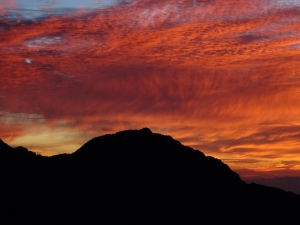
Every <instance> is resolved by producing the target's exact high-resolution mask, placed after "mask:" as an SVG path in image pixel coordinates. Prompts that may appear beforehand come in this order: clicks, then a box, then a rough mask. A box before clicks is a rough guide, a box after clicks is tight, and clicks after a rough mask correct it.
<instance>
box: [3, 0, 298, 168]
mask: <svg viewBox="0 0 300 225" xmlns="http://www.w3.org/2000/svg"><path fill="white" fill-rule="evenodd" d="M214 2H215V3H213V2H206V3H203V2H202V3H201V2H196V5H194V4H193V1H180V2H179V1H168V2H161V1H134V2H132V3H130V4H121V5H118V7H115V6H113V7H110V8H106V9H102V10H95V11H93V12H88V13H83V12H79V13H76V14H70V15H66V16H62V17H50V18H48V19H44V20H43V21H40V22H30V23H26V24H19V23H12V22H8V21H4V20H3V24H5V29H2V30H1V32H2V34H1V36H0V38H1V42H0V57H1V60H0V65H1V80H0V95H1V97H0V107H1V108H0V111H2V112H6V113H15V114H16V113H25V114H39V115H42V116H43V117H44V118H45V124H46V125H47V126H48V127H50V128H52V129H53V132H54V131H55V129H57V127H59V126H62V125H61V124H62V123H63V124H64V126H66V127H68V129H73V130H75V131H78V132H86V133H87V134H89V135H88V137H90V135H100V134H103V133H106V132H114V131H117V130H121V129H131V128H140V127H145V126H148V127H150V128H152V129H153V130H154V132H162V133H166V134H171V135H173V136H174V137H175V138H178V139H179V140H181V141H183V143H185V144H188V145H190V146H193V147H195V148H198V149H199V150H202V151H204V152H205V153H209V154H213V155H215V156H216V157H220V158H226V159H228V158H231V159H239V158H241V157H242V158H243V159H245V160H248V161H247V162H248V163H246V161H244V162H239V163H240V164H239V165H243V166H245V168H250V169H253V168H258V169H260V170H266V169H270V168H273V169H274V168H275V167H280V165H281V164H280V161H278V160H277V159H279V158H282V159H286V160H290V159H291V158H293V157H296V155H297V149H299V146H300V143H299V140H298V139H299V138H298V136H297V133H295V127H297V126H298V125H299V122H300V120H299V113H300V107H299V97H300V96H299V93H300V92H299V84H300V77H299V74H300V68H299V66H298V62H299V59H300V58H299V54H298V51H297V49H295V48H294V47H293V48H291V47H290V46H294V45H295V43H296V42H297V41H298V34H299V32H300V30H299V22H298V21H299V18H298V17H299V16H298V15H299V9H298V8H284V9H281V8H279V7H276V5H274V7H273V8H272V10H271V8H268V7H269V6H268V7H267V9H266V10H264V11H259V7H262V6H263V4H265V2H264V1H254V3H257V4H254V3H253V1H252V2H249V1H214ZM228 9H230V10H231V11H230V12H229V11H228ZM276 21H281V22H276ZM291 30H292V31H293V32H291ZM31 124H32V125H33V124H36V123H35V122H34V121H32V122H31ZM18 126H19V127H21V128H20V129H21V130H22V132H24V133H26V132H28V131H27V130H28V125H22V124H21V123H19V125H18ZM37 126H39V125H37ZM13 129H14V128H13ZM2 133H3V132H2ZM9 134H10V133H9V132H7V134H5V132H4V133H3V134H2V136H3V137H8V136H9ZM72 150H75V149H72ZM70 151H71V149H70ZM247 157H248V158H247ZM266 158H270V160H269V161H268V162H265V161H264V160H265V159H266ZM249 160H250V161H251V160H252V161H251V162H252V163H249V162H250V161H249ZM274 160H275V161H274ZM276 160H277V161H276ZM243 163H244V164H243ZM229 164H230V165H231V166H232V167H234V168H240V167H239V165H238V164H237V163H234V161H230V162H229Z"/></svg>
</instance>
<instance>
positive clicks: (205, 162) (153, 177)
mask: <svg viewBox="0 0 300 225" xmlns="http://www.w3.org/2000/svg"><path fill="white" fill-rule="evenodd" d="M0 179H1V186H0V199H1V201H0V206H1V209H2V210H1V211H0V215H1V214H2V216H0V223H1V224H74V223H75V224H137V223H138V224H170V223H173V224H193V223H197V224H203V223H204V224H220V223H231V224H232V223H239V224H244V223H248V222H253V223H254V222H255V223H257V221H259V222H262V221H265V222H268V224H270V223H272V222H274V223H275V222H276V223H277V222H278V221H279V219H284V222H285V223H288V224H293V223H294V222H295V220H296V219H298V214H299V210H300V196H299V195H296V194H293V193H291V192H285V191H283V190H280V189H276V188H270V187H266V186H263V185H257V184H254V183H252V184H246V183H245V182H243V181H241V179H240V177H239V175H238V174H237V173H235V172H233V171H232V170H231V169H230V168H229V167H228V166H227V165H226V164H224V163H223V162H222V161H220V160H218V159H215V158H213V157H210V156H205V155H204V154H203V153H202V152H200V151H197V150H193V149H192V148H190V147H187V146H183V145H182V144H181V143H180V142H178V141H176V140H174V139H173V138H172V137H170V136H164V135H161V134H154V133H152V132H151V131H150V130H149V129H148V128H144V129H141V130H128V131H121V132H118V133H116V134H110V135H109V134H108V135H104V136H101V137H97V138H94V139H92V140H90V141H89V142H87V143H86V144H84V145H83V146H82V147H81V148H80V149H78V150H77V151H76V152H74V153H72V154H61V155H56V156H52V157H44V156H40V155H37V154H35V153H33V152H30V151H28V150H27V149H25V148H23V147H18V148H11V147H10V146H8V145H7V144H5V143H4V142H2V141H0Z"/></svg>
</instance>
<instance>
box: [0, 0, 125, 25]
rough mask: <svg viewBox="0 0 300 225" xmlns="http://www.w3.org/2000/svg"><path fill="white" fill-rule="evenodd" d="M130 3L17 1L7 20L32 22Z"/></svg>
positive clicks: (114, 0) (110, 0)
mask: <svg viewBox="0 0 300 225" xmlns="http://www.w3.org/2000/svg"><path fill="white" fill-rule="evenodd" d="M128 2H131V0H26V1H24V0H15V1H14V3H15V4H14V5H15V7H14V8H7V11H8V14H6V15H5V18H6V19H8V20H15V19H18V18H21V19H22V20H32V19H37V18H41V17H47V16H49V15H64V14H66V13H68V12H73V11H77V10H80V9H83V8H84V9H97V8H99V9H100V8H105V7H109V6H113V5H117V4H120V3H128ZM4 7H5V6H4ZM0 17H3V16H0Z"/></svg>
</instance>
